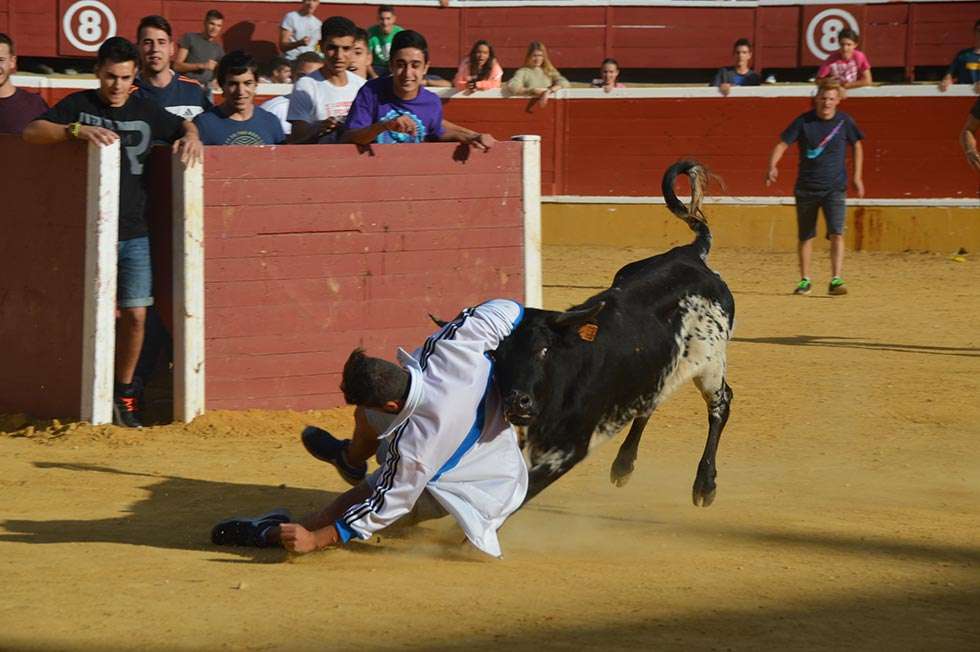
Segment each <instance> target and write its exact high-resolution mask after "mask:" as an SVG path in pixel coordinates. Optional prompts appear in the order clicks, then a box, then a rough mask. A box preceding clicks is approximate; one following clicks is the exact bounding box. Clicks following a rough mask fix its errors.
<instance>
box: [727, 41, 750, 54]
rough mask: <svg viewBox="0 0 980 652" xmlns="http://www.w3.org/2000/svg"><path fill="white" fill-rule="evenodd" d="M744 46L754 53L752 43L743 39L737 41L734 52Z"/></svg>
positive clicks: (733, 48)
mask: <svg viewBox="0 0 980 652" xmlns="http://www.w3.org/2000/svg"><path fill="white" fill-rule="evenodd" d="M743 45H744V46H745V47H747V48H748V49H749V52H751V51H752V41H750V40H749V39H747V38H744V37H743V38H740V39H738V40H737V41H735V45H733V46H732V52H733V53H734V52H736V51H737V50H738V49H739V48H740V47H742V46H743Z"/></svg>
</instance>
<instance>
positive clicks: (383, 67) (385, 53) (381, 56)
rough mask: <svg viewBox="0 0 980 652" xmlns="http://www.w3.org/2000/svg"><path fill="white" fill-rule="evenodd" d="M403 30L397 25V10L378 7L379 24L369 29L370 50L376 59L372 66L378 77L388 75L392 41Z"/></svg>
mask: <svg viewBox="0 0 980 652" xmlns="http://www.w3.org/2000/svg"><path fill="white" fill-rule="evenodd" d="M400 31H402V28H401V27H399V26H398V25H396V24H395V8H394V7H392V6H391V5H378V24H377V25H372V26H371V28H370V29H368V48H370V50H371V56H372V57H373V58H374V62H373V64H372V66H373V68H374V72H375V73H377V75H378V77H383V76H385V75H387V74H388V57H390V56H391V40H392V39H393V38H395V34H397V33H398V32H400Z"/></svg>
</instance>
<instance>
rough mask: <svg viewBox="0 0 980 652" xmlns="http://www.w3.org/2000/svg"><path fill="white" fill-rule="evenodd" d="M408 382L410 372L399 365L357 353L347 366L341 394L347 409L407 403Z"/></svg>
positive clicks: (349, 358) (350, 358)
mask: <svg viewBox="0 0 980 652" xmlns="http://www.w3.org/2000/svg"><path fill="white" fill-rule="evenodd" d="M408 382H409V375H408V372H407V371H405V370H404V369H402V368H401V367H399V366H398V365H396V364H394V363H393V362H388V361H387V360H382V359H381V358H372V357H370V356H368V355H367V354H365V353H364V349H354V350H353V351H351V354H350V356H349V357H348V358H347V362H346V363H344V375H343V380H342V381H341V383H340V391H342V392H343V393H344V400H345V401H347V404H348V405H361V406H364V407H370V408H380V407H383V406H384V404H385V403H387V402H388V401H401V400H404V399H405V396H406V394H407V393H408Z"/></svg>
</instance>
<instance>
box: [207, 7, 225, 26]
mask: <svg viewBox="0 0 980 652" xmlns="http://www.w3.org/2000/svg"><path fill="white" fill-rule="evenodd" d="M213 18H217V19H218V20H224V19H225V15H224V14H223V13H221V12H220V11H218V10H217V9H210V10H208V13H206V14H204V22H205V23H206V22H208V21H209V20H211V19H213Z"/></svg>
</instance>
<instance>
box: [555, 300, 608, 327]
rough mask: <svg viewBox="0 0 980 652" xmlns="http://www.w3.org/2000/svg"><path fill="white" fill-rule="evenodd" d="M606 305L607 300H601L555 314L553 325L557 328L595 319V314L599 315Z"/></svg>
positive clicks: (577, 324) (578, 324)
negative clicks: (592, 304) (591, 304)
mask: <svg viewBox="0 0 980 652" xmlns="http://www.w3.org/2000/svg"><path fill="white" fill-rule="evenodd" d="M605 307H606V302H605V301H600V302H599V303H597V304H595V305H594V306H586V307H585V308H579V309H577V310H566V311H565V312H563V313H560V314H558V315H555V316H554V317H553V318H552V320H551V325H552V326H554V327H555V328H565V327H567V326H580V325H581V324H584V323H586V322H589V321H592V320H593V319H595V316H596V315H598V314H599V313H600V312H601V311H602V309H603V308H605Z"/></svg>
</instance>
